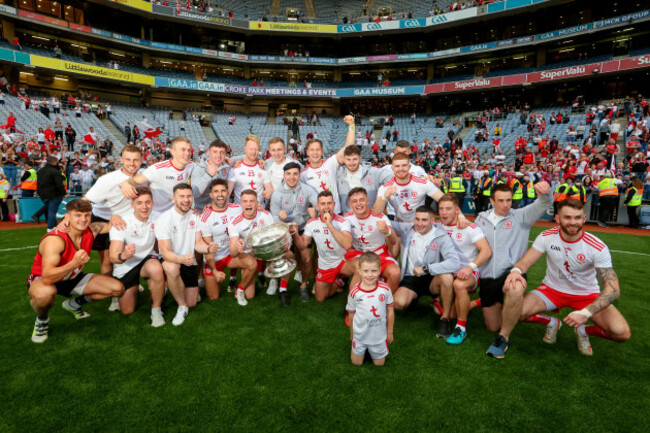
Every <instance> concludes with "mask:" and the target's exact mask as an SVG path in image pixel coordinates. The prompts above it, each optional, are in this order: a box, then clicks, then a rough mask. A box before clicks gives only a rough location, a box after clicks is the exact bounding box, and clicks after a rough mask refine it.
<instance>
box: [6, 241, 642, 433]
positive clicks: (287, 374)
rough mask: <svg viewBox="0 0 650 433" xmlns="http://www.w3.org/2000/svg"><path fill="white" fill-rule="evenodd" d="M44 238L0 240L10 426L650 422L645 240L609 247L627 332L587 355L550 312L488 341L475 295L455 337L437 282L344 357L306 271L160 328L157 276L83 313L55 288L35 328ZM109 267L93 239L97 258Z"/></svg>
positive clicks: (277, 427) (533, 276) (204, 305)
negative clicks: (369, 357)
mask: <svg viewBox="0 0 650 433" xmlns="http://www.w3.org/2000/svg"><path fill="white" fill-rule="evenodd" d="M540 231H541V229H539V228H534V229H533V232H532V234H531V236H533V237H534V236H535V235H537V234H538V233H539V232H540ZM43 233H44V229H40V228H39V229H23V230H15V231H3V232H0V250H6V249H8V248H21V247H24V246H30V245H36V244H37V243H38V240H39V238H40V236H42V234H43ZM596 235H597V236H598V237H599V238H601V239H602V240H603V241H605V242H606V243H607V245H608V246H609V248H610V249H611V250H620V251H628V252H637V253H643V254H648V253H650V237H636V236H629V235H627V236H626V235H614V234H605V233H596ZM35 251H36V250H35V248H31V249H16V250H12V251H0V299H1V300H2V302H0V317H2V322H1V323H2V325H1V326H0V345H1V346H0V347H1V350H0V372H1V376H0V377H1V378H2V379H1V382H0V383H1V384H0V395H1V396H2V403H0V431H1V432H5V431H6V432H13V431H28V432H41V431H43V432H52V431H60V432H76V431H83V432H88V431H101V432H109V431H118V432H141V431H143V432H148V431H151V432H160V431H281V432H313V431H316V432H320V431H323V432H325V431H327V432H329V431H344V430H347V431H350V430H352V431H434V430H442V431H447V432H449V431H459V432H465V431H472V432H483V431H485V432H501V431H508V432H510V431H512V432H535V431H541V430H545V431H561V432H565V431H567V432H571V431H576V432H577V431H580V432H584V431H589V432H614V431H621V432H636V431H639V432H641V431H644V432H645V431H647V416H646V411H647V406H648V403H649V402H650V398H649V397H648V395H650V386H649V379H650V363H649V360H648V354H650V345H649V344H648V337H649V335H648V326H649V325H650V319H648V316H647V315H648V313H649V312H650V300H649V297H648V292H647V287H648V280H649V276H650V272H649V271H648V269H650V256H647V255H632V254H623V253H616V252H612V256H613V261H614V267H615V269H616V271H617V273H618V275H619V279H620V283H621V292H622V295H621V298H620V299H619V300H618V301H617V302H616V306H617V307H618V308H619V309H620V310H621V311H622V312H623V314H624V315H625V316H626V318H627V319H628V321H629V323H630V326H631V328H632V339H631V340H630V341H629V342H627V343H624V344H616V343H613V342H610V341H604V340H600V339H597V338H592V339H591V341H592V346H593V348H594V356H593V357H591V358H588V357H584V356H582V355H581V354H580V353H579V352H578V350H577V347H576V340H575V337H574V335H573V332H572V330H571V329H569V328H568V327H563V328H562V329H561V331H560V334H559V337H558V343H557V344H556V345H554V346H549V345H547V344H544V343H543V342H542V336H543V334H544V328H543V327H541V326H539V325H532V324H520V325H519V326H518V327H517V329H516V330H515V332H514V334H513V336H512V338H511V344H510V350H509V351H508V353H507V355H506V358H505V359H504V360H502V361H498V360H495V359H491V358H489V357H487V356H486V355H485V350H486V349H487V347H488V346H489V345H490V343H491V342H492V340H493V338H494V335H493V334H491V333H489V332H487V331H486V330H485V328H484V325H483V323H482V318H481V315H480V312H479V311H473V312H472V314H471V315H470V318H469V325H468V334H469V338H468V339H467V340H466V341H465V342H464V343H463V344H462V345H461V346H458V347H453V346H450V345H447V344H445V343H444V341H442V340H439V339H437V338H436V337H435V327H434V325H436V324H437V317H434V314H433V313H432V311H431V309H430V308H429V306H428V303H429V300H430V298H428V297H426V298H422V299H420V303H419V306H418V307H417V308H415V309H411V310H409V311H406V312H400V313H397V315H396V323H395V342H394V343H393V344H392V345H391V347H390V349H391V353H390V355H389V357H388V359H387V361H386V366H384V367H380V368H378V367H374V366H372V365H370V364H365V365H364V366H362V367H354V366H353V365H352V364H351V363H350V361H349V352H350V341H349V330H348V328H347V327H346V326H345V325H344V324H343V317H342V311H343V308H344V306H345V297H344V296H342V295H339V296H337V297H335V298H333V299H331V300H329V301H327V302H325V303H323V304H319V303H316V302H315V301H314V300H312V301H310V302H309V303H301V302H300V301H299V300H298V293H297V287H298V285H297V283H295V282H292V284H291V286H290V289H289V291H290V293H291V294H292V305H291V307H290V308H286V309H285V308H282V307H281V306H280V301H279V300H278V299H277V298H276V297H271V296H267V295H265V294H264V293H262V294H259V295H258V297H257V298H256V299H254V300H253V301H251V302H250V303H249V305H248V306H247V307H245V308H242V307H240V306H238V305H237V303H236V302H235V300H234V299H233V297H232V296H231V295H229V294H228V293H226V292H225V289H223V290H222V298H221V299H219V300H217V301H205V300H204V301H203V302H201V303H200V304H199V305H198V306H197V307H196V308H194V309H192V310H191V312H190V315H189V316H188V318H187V320H186V322H185V324H184V325H183V326H181V327H174V326H172V325H171V319H172V317H173V314H174V312H175V310H176V306H175V305H174V303H173V300H172V299H169V298H168V299H166V300H165V306H166V307H167V308H166V313H165V318H166V320H167V325H165V326H164V327H163V328H159V329H154V328H152V327H151V326H149V315H150V307H149V302H148V301H149V298H148V296H149V295H148V293H147V292H145V293H141V294H140V295H139V302H140V305H139V307H138V310H137V311H136V312H135V313H134V314H133V315H131V316H129V317H123V316H121V315H120V314H119V313H109V312H108V311H107V307H108V301H103V302H97V303H91V304H89V305H87V306H86V307H85V309H86V311H88V312H89V313H90V314H91V317H89V318H88V319H84V320H82V321H75V320H74V318H73V317H72V316H71V315H70V314H69V313H67V312H65V311H64V310H62V309H61V302H62V301H63V298H61V297H60V298H58V299H57V303H56V305H55V307H54V308H53V309H52V310H51V312H50V317H51V322H50V338H49V339H48V340H47V341H46V342H45V343H44V344H42V345H36V344H33V343H32V342H31V341H30V335H31V330H32V326H33V323H34V313H33V311H32V310H31V308H30V307H29V298H28V296H27V291H26V285H25V279H26V277H27V275H28V273H29V267H30V266H31V263H32V260H33V257H34V254H35ZM98 270H99V265H98V260H97V256H96V254H93V259H92V260H91V262H90V263H89V264H88V265H87V267H86V271H89V272H97V271H98ZM544 270H545V265H544V263H539V264H537V265H536V266H535V267H534V268H533V269H532V270H531V271H530V272H529V285H530V286H531V287H533V288H534V287H536V285H537V284H538V283H539V282H540V281H541V278H542V276H543V273H544ZM567 313H568V311H567V310H564V311H563V312H562V314H561V317H564V315H566V314H567ZM644 425H645V426H646V427H643V426H644Z"/></svg>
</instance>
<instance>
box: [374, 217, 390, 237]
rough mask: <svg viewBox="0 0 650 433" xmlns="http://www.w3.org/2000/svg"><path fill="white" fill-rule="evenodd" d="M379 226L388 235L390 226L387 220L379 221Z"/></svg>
mask: <svg viewBox="0 0 650 433" xmlns="http://www.w3.org/2000/svg"><path fill="white" fill-rule="evenodd" d="M377 228H378V229H379V231H380V232H382V233H383V234H385V235H388V232H389V231H390V228H389V227H388V224H386V221H381V220H380V221H377Z"/></svg>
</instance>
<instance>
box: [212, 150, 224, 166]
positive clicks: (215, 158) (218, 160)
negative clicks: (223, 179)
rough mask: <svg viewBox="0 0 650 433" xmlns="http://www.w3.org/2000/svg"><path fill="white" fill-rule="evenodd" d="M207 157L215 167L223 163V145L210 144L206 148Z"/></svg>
mask: <svg viewBox="0 0 650 433" xmlns="http://www.w3.org/2000/svg"><path fill="white" fill-rule="evenodd" d="M208 157H209V158H210V161H212V162H213V163H214V164H215V165H216V166H217V167H219V166H220V165H221V164H223V161H224V160H225V159H226V149H224V148H223V147H217V146H212V147H210V149H209V150H208Z"/></svg>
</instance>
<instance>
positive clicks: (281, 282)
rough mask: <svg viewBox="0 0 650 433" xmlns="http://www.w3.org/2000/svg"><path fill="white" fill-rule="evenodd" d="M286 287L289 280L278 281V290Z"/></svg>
mask: <svg viewBox="0 0 650 433" xmlns="http://www.w3.org/2000/svg"><path fill="white" fill-rule="evenodd" d="M287 287H289V280H284V279H283V280H280V288H281V289H286V288H287Z"/></svg>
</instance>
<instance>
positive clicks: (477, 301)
mask: <svg viewBox="0 0 650 433" xmlns="http://www.w3.org/2000/svg"><path fill="white" fill-rule="evenodd" d="M474 302H476V308H481V305H482V304H481V300H480V299H477V300H476V301H474Z"/></svg>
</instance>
